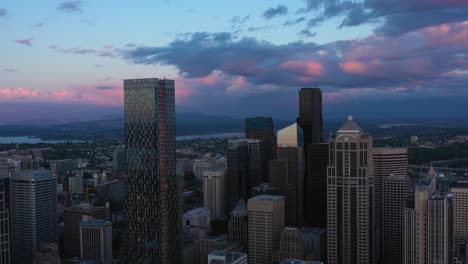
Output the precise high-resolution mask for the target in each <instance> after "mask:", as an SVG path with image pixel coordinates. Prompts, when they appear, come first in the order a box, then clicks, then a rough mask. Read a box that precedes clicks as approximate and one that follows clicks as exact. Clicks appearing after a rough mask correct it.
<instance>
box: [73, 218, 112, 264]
mask: <svg viewBox="0 0 468 264" xmlns="http://www.w3.org/2000/svg"><path fill="white" fill-rule="evenodd" d="M79 230H80V256H81V259H83V260H86V261H90V260H91V261H96V262H97V263H102V264H112V263H114V259H113V257H112V222H110V221H105V220H98V219H90V218H89V217H87V216H85V217H84V218H83V221H81V223H80V226H79Z"/></svg>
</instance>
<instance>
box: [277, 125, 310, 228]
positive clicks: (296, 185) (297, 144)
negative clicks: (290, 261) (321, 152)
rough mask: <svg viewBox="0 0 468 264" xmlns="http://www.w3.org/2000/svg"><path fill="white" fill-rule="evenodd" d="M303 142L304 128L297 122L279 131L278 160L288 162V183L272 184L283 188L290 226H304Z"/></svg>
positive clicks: (287, 220) (282, 193)
mask: <svg viewBox="0 0 468 264" xmlns="http://www.w3.org/2000/svg"><path fill="white" fill-rule="evenodd" d="M303 144H304V138H303V133H302V129H301V128H300V127H299V126H298V125H297V124H296V123H294V124H292V125H290V126H288V127H286V128H283V129H281V130H279V131H278V160H279V161H283V162H286V173H285V174H284V175H283V177H285V180H284V181H285V182H286V184H284V183H282V182H281V181H280V182H278V183H277V184H276V185H274V184H272V185H273V187H276V188H277V189H278V190H282V192H281V193H279V195H283V196H285V199H286V201H285V202H286V225H288V226H302V222H303V197H304V195H303V182H304V154H303V151H304V149H303ZM270 165H271V164H270ZM278 172H280V170H278V171H272V172H271V174H272V175H274V174H275V173H278ZM277 176H281V175H277ZM276 178H278V177H276ZM281 185H283V186H281Z"/></svg>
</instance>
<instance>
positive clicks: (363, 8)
mask: <svg viewBox="0 0 468 264" xmlns="http://www.w3.org/2000/svg"><path fill="white" fill-rule="evenodd" d="M0 32H1V34H0V54H1V56H0V58H1V60H0V102H5V104H0V123H5V122H10V121H11V120H12V119H15V117H14V116H13V117H12V115H11V114H9V115H8V116H6V115H5V114H4V115H2V114H1V110H2V107H3V108H5V107H8V108H9V109H10V111H9V112H11V109H12V108H14V109H15V111H13V112H18V114H17V117H18V118H17V119H22V118H21V116H24V115H26V116H28V113H27V111H33V112H34V113H36V114H38V116H41V115H42V116H41V117H40V118H42V119H44V118H47V115H50V113H48V112H43V111H42V112H41V109H43V107H40V105H43V104H50V105H53V104H55V105H56V106H57V107H59V106H60V107H62V108H61V109H63V111H59V112H61V113H62V115H63V117H61V118H66V117H67V116H70V115H71V113H69V111H67V107H66V105H67V104H74V105H75V106H76V105H90V106H93V108H96V109H100V110H96V111H97V112H98V113H99V114H96V115H93V114H88V115H87V116H85V114H83V115H82V116H80V115H79V114H74V116H73V118H75V119H76V118H78V119H79V118H82V119H86V118H90V116H91V117H94V118H97V117H98V116H104V115H110V114H115V113H119V112H121V108H122V107H121V106H122V80H123V79H126V78H139V77H167V78H174V79H175V80H176V89H177V91H178V92H177V99H176V100H177V107H178V111H197V112H204V113H216V114H219V115H230V116H237V117H243V116H248V115H257V114H262V115H271V116H278V117H282V118H293V117H294V116H295V114H296V112H297V89H298V88H300V87H306V86H315V85H317V86H319V87H321V88H322V89H323V90H324V101H325V110H326V111H325V112H326V113H330V114H331V113H334V114H336V115H343V116H344V115H346V114H347V112H355V113H356V114H361V115H366V113H369V111H370V110H371V109H369V107H366V106H367V105H372V107H379V105H380V109H374V110H375V111H377V112H381V113H383V114H382V115H383V116H384V117H385V116H390V115H386V114H385V113H387V112H391V111H387V110H388V109H387V108H388V107H391V106H392V105H395V104H398V103H399V102H405V103H408V102H414V104H415V105H414V106H415V112H417V113H419V112H420V116H425V115H427V114H428V113H429V112H430V111H434V113H438V114H439V113H440V111H444V112H445V113H446V115H447V116H457V118H458V117H463V114H461V112H462V111H460V110H457V109H449V108H445V109H437V111H436V110H434V109H433V108H434V107H429V102H441V105H450V102H451V101H452V100H453V101H455V100H460V98H464V97H466V96H467V94H468V89H467V88H468V87H467V86H466V85H467V83H468V82H467V80H468V40H467V39H468V1H466V0H447V1H444V0H414V1H409V2H408V1H406V0H394V1H385V0H364V1H354V0H290V1H267V0H256V1H244V0H239V1H211V0H210V1H208V0H203V1H189V0H185V1H178V0H167V1H155V0H153V1H107V0H99V1H26V0H15V1H2V2H0ZM422 99H425V101H421V100H422ZM376 102H381V103H377V104H376ZM425 102H427V103H425ZM6 103H8V104H6ZM2 105H3V106H2ZM7 105H8V106H7ZM25 106H27V107H25ZM259 106H262V107H259ZM337 108H338V109H340V111H337ZM25 109H29V110H25ZM428 111H429V112H428ZM3 112H5V111H3ZM20 112H22V113H20ZM413 114H414V113H413ZM415 116H418V115H415ZM38 118H39V117H38ZM54 118H60V116H58V117H55V116H54ZM402 118H403V119H404V116H403V117H402Z"/></svg>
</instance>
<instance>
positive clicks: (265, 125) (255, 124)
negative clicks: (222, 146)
mask: <svg viewBox="0 0 468 264" xmlns="http://www.w3.org/2000/svg"><path fill="white" fill-rule="evenodd" d="M245 137H246V138H248V139H257V140H262V141H263V142H264V144H265V145H264V148H265V150H264V153H265V154H264V157H263V158H264V161H263V167H262V169H261V176H260V182H268V175H269V172H268V161H270V160H272V159H275V158H276V145H277V143H276V135H275V130H274V127H273V119H272V118H271V117H262V116H259V117H250V118H246V119H245Z"/></svg>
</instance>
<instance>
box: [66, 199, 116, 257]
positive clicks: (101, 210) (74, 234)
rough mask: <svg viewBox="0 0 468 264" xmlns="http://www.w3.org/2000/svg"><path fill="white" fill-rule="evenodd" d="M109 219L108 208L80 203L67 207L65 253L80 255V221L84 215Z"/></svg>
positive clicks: (68, 255) (71, 255) (69, 255)
mask: <svg viewBox="0 0 468 264" xmlns="http://www.w3.org/2000/svg"><path fill="white" fill-rule="evenodd" d="M85 215H86V216H91V217H93V218H96V219H101V220H107V215H108V208H106V207H98V206H93V205H92V204H79V205H77V206H73V207H68V208H65V210H64V212H63V241H64V242H63V244H64V255H65V257H67V258H72V257H76V256H80V223H81V221H82V220H83V216H85Z"/></svg>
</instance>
